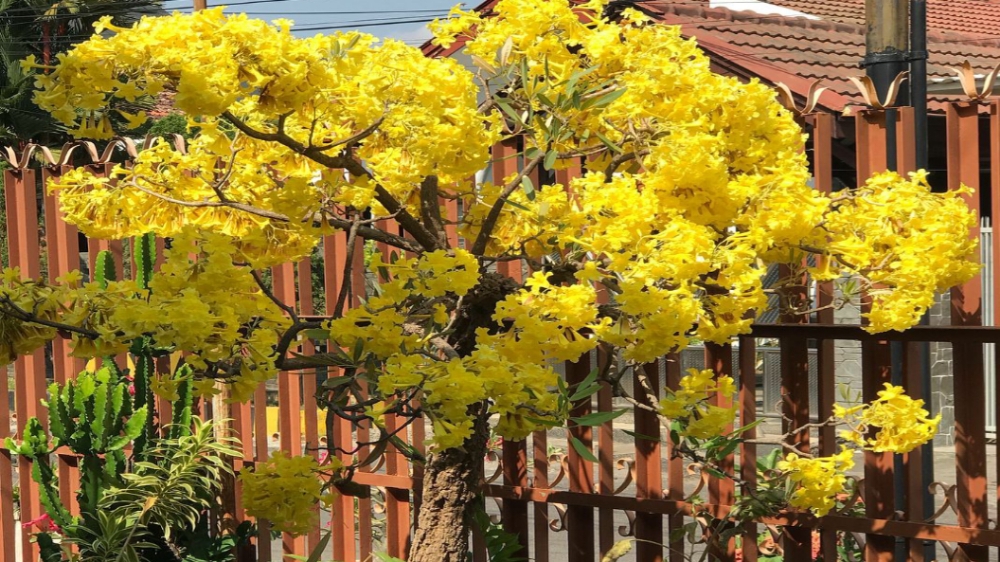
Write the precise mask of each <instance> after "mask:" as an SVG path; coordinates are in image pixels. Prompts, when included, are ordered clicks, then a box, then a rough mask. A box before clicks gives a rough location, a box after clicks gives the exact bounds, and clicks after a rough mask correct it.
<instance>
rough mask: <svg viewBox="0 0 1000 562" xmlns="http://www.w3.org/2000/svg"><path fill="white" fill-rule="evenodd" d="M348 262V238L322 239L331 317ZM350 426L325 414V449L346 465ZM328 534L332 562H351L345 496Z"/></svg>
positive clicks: (350, 519)
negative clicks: (331, 546) (347, 561)
mask: <svg viewBox="0 0 1000 562" xmlns="http://www.w3.org/2000/svg"><path fill="white" fill-rule="evenodd" d="M346 262H347V234H346V233H345V232H338V233H336V234H333V235H330V236H327V237H325V238H324V239H323V290H324V291H325V293H324V294H325V297H326V313H327V314H328V315H332V314H334V312H335V311H334V307H335V306H336V304H337V299H338V298H339V296H340V290H341V288H342V286H343V283H344V280H343V276H344V266H345V264H346ZM339 374H340V370H339V369H333V370H331V371H330V375H331V376H337V375H339ZM352 437H353V436H352V432H351V425H350V422H348V421H347V420H345V419H343V418H340V417H338V416H335V415H333V414H332V413H330V412H327V418H326V446H327V448H328V450H329V451H330V455H335V456H336V458H337V459H338V460H339V461H340V462H342V463H344V464H345V465H346V464H350V463H351V457H350V455H348V454H347V451H349V450H350V449H352V448H353V443H352ZM330 530H331V532H332V533H333V536H332V537H331V542H332V543H333V559H334V560H354V559H355V558H356V549H355V535H354V533H355V517H354V498H353V497H352V496H348V495H346V494H338V495H337V499H336V500H334V504H333V508H332V513H331V515H330Z"/></svg>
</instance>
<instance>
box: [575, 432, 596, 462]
mask: <svg viewBox="0 0 1000 562" xmlns="http://www.w3.org/2000/svg"><path fill="white" fill-rule="evenodd" d="M569 443H570V445H572V446H573V449H575V450H576V452H577V453H579V454H580V456H581V457H583V458H584V459H586V460H588V461H590V462H598V460H597V457H595V456H594V452H593V451H591V450H590V448H589V447H587V446H586V445H584V444H583V441H580V440H579V439H577V438H576V437H570V438H569Z"/></svg>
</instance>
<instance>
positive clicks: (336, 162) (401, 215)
mask: <svg viewBox="0 0 1000 562" xmlns="http://www.w3.org/2000/svg"><path fill="white" fill-rule="evenodd" d="M222 117H223V118H225V119H226V120H227V121H229V122H230V123H232V124H233V126H234V127H236V128H237V129H238V130H239V131H240V132H241V133H243V134H245V135H246V136H248V137H250V138H253V139H257V140H262V141H270V142H276V143H278V144H281V145H282V146H284V147H286V148H288V149H290V150H292V151H293V152H297V153H298V154H301V155H303V156H305V157H306V158H309V159H310V160H312V161H313V162H316V163H317V164H320V165H323V166H326V167H328V168H340V169H344V170H347V171H348V172H350V173H351V174H353V175H354V176H357V177H367V178H371V177H372V175H371V173H370V172H369V171H368V170H366V169H365V167H364V166H362V165H361V164H360V163H359V162H357V161H355V160H354V159H353V158H350V157H347V156H345V155H343V154H341V155H338V156H331V155H329V154H326V153H324V152H323V151H322V150H320V147H315V146H314V147H308V146H306V145H304V144H302V143H301V142H299V141H297V140H295V139H293V138H292V137H290V136H288V134H287V133H285V131H284V130H283V129H282V128H280V127H279V129H278V131H277V132H274V133H265V132H263V131H258V130H257V129H254V128H253V127H251V126H249V125H247V124H246V123H245V122H243V121H242V120H241V119H240V118H238V117H236V116H235V115H233V114H232V113H230V112H228V111H227V112H225V113H223V114H222ZM375 198H376V199H377V200H378V202H379V203H381V205H382V206H383V207H385V209H386V210H387V211H389V212H390V213H392V214H395V215H396V220H397V221H399V224H400V225H402V227H403V228H404V229H406V231H407V232H408V233H409V234H410V235H411V236H413V239H414V240H416V241H417V242H418V243H419V244H420V246H421V249H422V250H429V251H433V250H436V249H438V248H439V246H440V244H439V243H438V241H437V240H436V239H435V237H434V236H433V235H432V234H431V233H430V232H428V231H427V230H426V229H425V228H424V227H423V225H421V224H420V221H418V220H417V219H416V218H414V217H413V215H411V214H410V213H408V212H407V211H406V209H404V208H403V206H402V204H400V202H399V201H397V200H396V198H395V197H393V196H392V194H391V193H389V192H388V191H387V190H386V189H385V187H383V186H382V185H381V184H376V185H375Z"/></svg>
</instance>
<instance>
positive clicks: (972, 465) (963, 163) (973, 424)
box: [946, 102, 989, 560]
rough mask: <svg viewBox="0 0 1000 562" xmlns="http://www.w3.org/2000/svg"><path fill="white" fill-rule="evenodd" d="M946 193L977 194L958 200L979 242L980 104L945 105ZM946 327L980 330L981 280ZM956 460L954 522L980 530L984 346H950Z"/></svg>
mask: <svg viewBox="0 0 1000 562" xmlns="http://www.w3.org/2000/svg"><path fill="white" fill-rule="evenodd" d="M946 123H947V129H948V135H947V155H948V156H947V158H948V189H949V190H955V189H958V187H959V186H960V185H963V184H964V185H967V186H969V187H971V188H973V189H974V190H976V193H972V194H967V195H965V196H963V198H964V199H965V202H966V204H967V205H968V206H969V208H970V209H971V210H973V211H974V212H975V215H976V227H975V228H974V229H973V232H972V234H971V235H970V236H972V237H974V239H975V240H978V239H979V228H978V225H979V193H978V188H979V105H978V104H977V103H968V102H960V103H949V104H948V105H947V106H946ZM951 323H952V324H953V325H956V326H980V325H982V287H981V286H980V277H979V276H978V275H977V276H976V277H975V278H974V279H972V280H971V281H969V282H968V283H966V284H965V285H963V286H961V287H955V288H953V289H952V290H951ZM953 354H954V377H955V388H956V389H962V390H961V392H956V393H955V456H956V459H955V460H956V473H955V476H956V480H957V482H956V484H957V485H958V494H957V499H958V522H959V524H960V525H962V526H964V527H973V528H984V527H986V526H987V525H988V524H989V523H988V522H989V507H988V502H987V490H986V487H987V479H986V416H985V411H986V405H985V392H986V389H985V379H984V375H983V346H982V344H978V343H971V344H969V343H964V342H955V343H954V344H953ZM988 553H989V549H988V548H986V547H983V546H974V545H959V551H958V553H957V555H956V559H957V560H985V559H986V557H988V556H989V554H988Z"/></svg>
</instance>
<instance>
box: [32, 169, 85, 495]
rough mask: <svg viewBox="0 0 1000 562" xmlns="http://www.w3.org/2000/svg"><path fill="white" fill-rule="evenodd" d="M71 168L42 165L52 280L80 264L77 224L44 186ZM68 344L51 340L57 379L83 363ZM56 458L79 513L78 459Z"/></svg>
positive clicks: (63, 488)
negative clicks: (76, 460)
mask: <svg viewBox="0 0 1000 562" xmlns="http://www.w3.org/2000/svg"><path fill="white" fill-rule="evenodd" d="M70 169H72V168H71V167H70V166H47V167H45V168H44V169H42V186H43V187H42V189H43V193H44V204H43V206H44V215H45V247H46V253H47V256H48V269H49V276H48V277H49V280H50V281H55V280H56V279H58V278H59V277H61V276H63V275H65V274H67V273H69V272H70V271H73V270H75V269H79V268H80V244H79V240H78V238H77V230H76V227H75V226H73V225H71V224H69V223H67V222H66V221H65V220H63V214H62V211H61V210H60V209H59V201H58V195H57V194H56V193H46V190H45V187H44V186H45V185H47V184H48V182H49V180H52V179H58V178H59V176H60V175H61V174H62V173H63V172H65V171H68V170H70ZM69 344H70V342H69V340H67V339H66V338H62V337H57V338H55V339H54V340H52V370H53V376H54V379H55V381H56V382H58V383H65V382H66V381H67V380H68V379H73V378H75V377H76V375H77V373H79V372H80V371H81V370H83V367H84V361H83V360H82V359H78V358H75V357H72V356H71V355H70V352H71V351H72V350H71V349H70V345H69ZM57 462H58V471H59V498H60V499H61V500H62V502H63V505H65V506H67V507H68V508H69V509H70V510H71V512H73V513H76V511H77V509H78V508H77V506H76V489H77V482H76V480H77V479H78V476H79V475H78V474H77V473H76V472H75V469H74V465H75V464H76V462H75V460H73V459H70V458H69V457H66V456H63V455H59V457H58V461H57Z"/></svg>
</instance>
